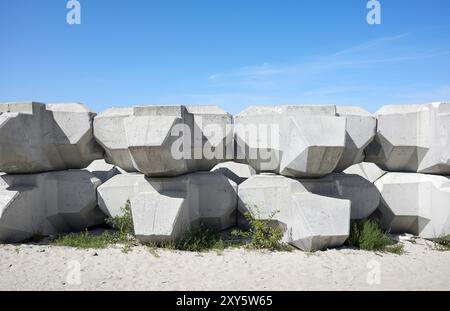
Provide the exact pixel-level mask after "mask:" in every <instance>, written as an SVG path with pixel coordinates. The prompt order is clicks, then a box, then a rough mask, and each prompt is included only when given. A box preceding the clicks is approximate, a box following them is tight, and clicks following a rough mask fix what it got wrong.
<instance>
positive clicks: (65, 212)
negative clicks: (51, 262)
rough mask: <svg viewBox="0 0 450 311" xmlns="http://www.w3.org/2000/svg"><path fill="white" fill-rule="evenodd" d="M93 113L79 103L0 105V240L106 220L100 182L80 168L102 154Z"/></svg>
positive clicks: (45, 233) (26, 236) (72, 228)
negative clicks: (100, 205)
mask: <svg viewBox="0 0 450 311" xmlns="http://www.w3.org/2000/svg"><path fill="white" fill-rule="evenodd" d="M94 116H95V114H94V113H93V112H91V111H90V110H89V109H88V108H87V107H85V106H84V105H82V104H77V103H71V104H42V103H35V102H24V103H4V104H0V171H1V172H3V173H1V175H0V241H4V242H20V241H23V240H27V239H30V238H32V237H33V236H35V235H55V234H58V233H61V232H71V231H80V230H84V229H86V228H88V227H90V226H95V225H99V224H103V223H104V219H105V217H104V215H103V213H101V211H100V209H99V208H98V207H97V194H96V189H97V187H98V186H99V185H100V184H101V183H102V181H101V180H100V179H99V178H97V177H96V175H95V174H93V173H91V172H90V171H89V170H84V169H83V168H85V167H86V166H88V165H89V164H90V163H91V162H92V161H93V160H96V159H102V158H103V149H102V148H101V147H100V146H99V145H98V144H97V143H96V141H95V139H94V136H93V130H92V122H93V118H94ZM100 161H101V160H100ZM103 169H104V170H108V171H111V174H113V170H112V169H111V168H106V167H104V168H103ZM97 172H98V173H99V172H100V169H98V170H97ZM104 178H105V179H103V181H105V180H106V178H107V177H106V176H105V177H104Z"/></svg>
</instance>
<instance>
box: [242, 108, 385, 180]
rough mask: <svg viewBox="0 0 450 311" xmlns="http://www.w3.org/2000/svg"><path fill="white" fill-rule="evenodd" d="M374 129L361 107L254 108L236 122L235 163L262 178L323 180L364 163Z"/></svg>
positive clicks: (372, 122) (373, 122)
mask: <svg viewBox="0 0 450 311" xmlns="http://www.w3.org/2000/svg"><path fill="white" fill-rule="evenodd" d="M375 129H376V119H375V118H374V117H372V116H371V115H370V114H369V113H368V112H366V111H364V110H362V109H360V108H357V107H338V108H336V106H334V105H329V106H301V105H296V106H255V107H250V108H248V109H246V110H244V111H243V112H241V113H240V114H239V115H237V116H236V117H235V138H236V142H237V160H240V161H242V162H246V163H249V164H250V165H251V166H253V167H254V168H255V169H256V170H257V171H258V172H272V173H276V174H280V175H283V176H288V177H300V178H301V177H305V178H317V177H322V176H325V175H326V174H329V173H331V172H333V171H335V172H341V171H343V170H345V169H346V168H347V167H349V166H351V165H353V164H356V163H359V162H362V161H363V160H364V149H365V148H366V147H367V145H369V143H370V142H371V141H372V140H373V138H374V137H375Z"/></svg>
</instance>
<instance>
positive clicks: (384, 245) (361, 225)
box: [346, 220, 403, 254]
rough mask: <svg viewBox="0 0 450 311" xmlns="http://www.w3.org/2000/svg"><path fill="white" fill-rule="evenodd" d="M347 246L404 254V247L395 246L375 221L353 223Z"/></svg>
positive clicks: (400, 245)
mask: <svg viewBox="0 0 450 311" xmlns="http://www.w3.org/2000/svg"><path fill="white" fill-rule="evenodd" d="M346 244H347V245H348V246H352V247H357V248H359V249H363V250H368V251H385V252H390V253H394V254H402V253H403V245H402V244H395V243H394V241H393V240H392V239H391V238H390V237H389V235H388V234H387V233H386V231H384V230H382V229H381V228H380V226H379V224H378V223H377V222H375V221H373V220H363V221H354V222H352V224H351V228H350V236H349V238H348V240H347V242H346Z"/></svg>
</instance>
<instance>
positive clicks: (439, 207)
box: [375, 173, 450, 239]
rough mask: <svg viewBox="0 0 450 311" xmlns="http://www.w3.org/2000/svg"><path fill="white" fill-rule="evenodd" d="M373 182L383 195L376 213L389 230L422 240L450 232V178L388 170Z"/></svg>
mask: <svg viewBox="0 0 450 311" xmlns="http://www.w3.org/2000/svg"><path fill="white" fill-rule="evenodd" d="M375 185H376V187H377V188H378V190H379V191H380V193H381V196H382V202H381V205H380V207H379V210H378V211H377V214H378V215H377V216H378V217H379V218H380V219H381V221H382V223H383V224H384V225H385V226H386V228H387V229H390V230H391V232H392V233H410V234H414V235H417V236H420V237H422V238H425V239H434V238H438V237H441V236H445V235H448V234H450V177H448V176H447V177H446V176H437V175H426V174H416V173H387V174H386V175H384V176H383V177H381V178H380V179H378V180H377V181H376V182H375Z"/></svg>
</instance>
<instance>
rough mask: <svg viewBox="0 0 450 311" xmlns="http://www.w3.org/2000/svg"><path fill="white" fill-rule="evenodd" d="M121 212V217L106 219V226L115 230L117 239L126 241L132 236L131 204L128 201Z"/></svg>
mask: <svg viewBox="0 0 450 311" xmlns="http://www.w3.org/2000/svg"><path fill="white" fill-rule="evenodd" d="M121 210H122V216H115V217H110V218H107V219H106V224H108V225H109V226H111V227H112V228H113V229H115V230H117V231H118V234H119V237H120V238H121V239H123V240H124V241H127V240H129V239H130V238H131V237H133V236H134V226H133V217H132V215H131V204H130V201H129V200H128V201H127V202H126V203H125V206H124V207H122V208H121Z"/></svg>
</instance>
